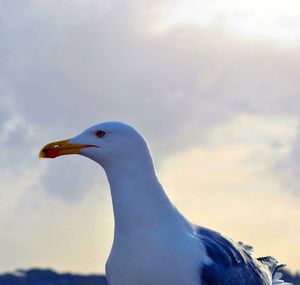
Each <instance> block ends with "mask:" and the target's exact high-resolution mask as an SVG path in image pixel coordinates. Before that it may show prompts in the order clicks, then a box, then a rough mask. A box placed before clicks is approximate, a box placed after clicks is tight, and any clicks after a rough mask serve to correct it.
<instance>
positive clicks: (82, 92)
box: [0, 0, 300, 273]
mask: <svg viewBox="0 0 300 285" xmlns="http://www.w3.org/2000/svg"><path fill="white" fill-rule="evenodd" d="M0 22H1V24H0V34H1V43H0V59H1V65H0V103H1V104H0V147H1V150H2V151H1V155H0V272H4V271H12V270H15V269H17V268H30V267H43V268H44V267H51V268H54V269H56V270H59V271H72V272H81V273H91V272H93V273H103V272H104V266H105V261H106V258H107V256H108V254H109V251H110V247H111V243H112V237H113V215H112V206H111V199H110V193H109V188H108V184H107V181H106V177H105V174H104V171H103V170H102V169H101V168H100V167H99V166H98V165H96V164H95V163H93V162H92V161H89V160H87V159H85V158H83V157H77V156H72V157H70V156H68V157H63V158H58V159H56V160H51V161H50V160H39V158H38V152H39V149H40V148H41V147H42V146H43V145H44V144H46V143H48V142H51V141H55V140H60V139H66V138H70V137H72V136H75V135H76V134H78V133H80V132H81V131H82V130H84V129H85V128H87V127H89V126H90V125H94V124H96V123H99V122H103V121H109V120H118V121H124V122H126V123H129V124H132V125H134V126H135V127H136V128H138V129H139V130H140V131H141V132H142V133H143V135H144V136H145V137H146V138H147V141H148V143H149V145H150V147H151V150H152V153H153V156H154V160H155V164H156V169H157V173H158V176H159V178H160V180H161V182H162V184H163V186H164V188H165V190H166V192H167V194H168V195H169V196H170V198H171V199H172V201H173V202H174V204H175V205H176V206H177V207H178V209H179V210H180V211H181V212H182V213H183V214H184V215H185V216H186V217H187V218H188V219H190V220H191V221H193V222H194V223H196V224H199V225H203V226H207V227H209V228H212V229H215V230H217V231H220V232H222V233H223V234H225V235H227V236H229V237H231V238H233V239H234V240H237V241H238V240H242V241H243V242H245V243H248V244H251V245H253V246H254V249H255V255H256V256H265V255H274V256H275V257H276V258H277V259H279V260H280V262H282V263H286V264H288V268H289V269H291V270H293V271H296V270H299V269H300V258H299V256H300V255H299V251H300V219H299V218H300V187H299V183H300V166H299V161H300V128H299V119H300V111H299V110H300V92H299V82H300V4H299V1H295V0H285V1H281V0H272V1H271V0H260V1H256V0H251V1H247V0H245V1H238V0H211V1H205V0H172V1H171V0H122V1H113V0H109V1H108V0H102V1H96V0H73V1H66V0H44V1H38V0H24V1H17V0H11V1H1V2H0Z"/></svg>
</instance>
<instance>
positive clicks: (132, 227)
mask: <svg viewBox="0 0 300 285" xmlns="http://www.w3.org/2000/svg"><path fill="white" fill-rule="evenodd" d="M69 154H79V155H82V156H85V157H87V158H90V159H92V160H94V161H95V162H96V163H98V164H100V165H101V166H102V167H103V169H104V170H105V173H106V176H107V178H108V182H109V185H110V191H111V196H112V202H113V212H114V221H115V228H114V240H113V245H112V249H111V252H110V255H109V258H108V260H107V262H106V266H105V270H106V275H107V280H108V284H109V285H277V284H281V285H288V284H290V283H285V282H284V281H283V280H282V279H281V278H282V273H281V272H279V269H281V268H282V267H283V266H284V265H280V264H279V263H278V262H277V260H276V259H275V258H273V257H271V256H268V257H261V258H258V259H256V258H255V257H254V256H253V253H252V247H251V246H249V245H246V244H244V243H242V242H234V241H233V240H231V239H229V238H227V237H225V236H223V235H221V234H220V233H218V232H215V231H213V230H210V229H207V228H204V227H201V226H197V225H194V224H192V223H191V222H189V221H188V220H187V219H186V218H185V217H184V216H183V215H182V214H181V213H180V212H179V211H178V210H177V209H176V208H175V207H174V205H173V204H172V203H171V201H170V200H169V198H168V196H167V195H166V193H165V191H164V189H163V187H162V185H161V184H160V182H159V180H158V178H157V175H156V171H155V167H154V163H153V160H152V156H151V152H150V149H149V147H148V144H147V142H146V140H145V139H144V137H143V136H142V135H141V134H140V133H139V132H138V131H137V130H136V129H135V128H133V127H132V126H129V125H127V124H125V123H121V122H104V123H100V124H97V125H94V126H92V127H90V128H88V129H86V130H85V131H83V132H82V133H80V134H79V135H77V136H75V137H74V138H72V139H67V140H62V141H57V142H53V143H49V144H47V145H45V146H44V147H43V148H42V149H41V151H40V154H39V156H40V157H41V158H56V157H59V156H63V155H69Z"/></svg>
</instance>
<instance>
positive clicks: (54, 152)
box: [44, 149, 60, 158]
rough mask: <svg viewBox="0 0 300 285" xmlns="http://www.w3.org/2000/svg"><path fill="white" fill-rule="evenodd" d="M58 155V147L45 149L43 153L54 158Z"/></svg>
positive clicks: (46, 156)
mask: <svg viewBox="0 0 300 285" xmlns="http://www.w3.org/2000/svg"><path fill="white" fill-rule="evenodd" d="M59 155H60V153H59V150H58V149H49V150H45V153H44V157H45V158H55V157H58V156H59Z"/></svg>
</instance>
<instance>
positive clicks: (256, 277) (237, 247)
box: [197, 227, 277, 285]
mask: <svg viewBox="0 0 300 285" xmlns="http://www.w3.org/2000/svg"><path fill="white" fill-rule="evenodd" d="M197 235H198V238H199V239H200V240H201V241H202V243H203V244H204V246H205V248H206V251H207V254H208V256H209V257H210V259H211V260H212V264H211V265H206V266H204V267H203V268H202V269H201V276H200V277H201V284H203V285H271V284H272V281H271V280H272V275H273V272H271V270H270V267H268V266H266V265H265V264H263V263H262V262H261V261H259V260H257V259H255V258H254V257H253V256H252V255H251V252H250V250H247V247H245V246H243V244H242V243H236V242H234V241H232V240H230V239H227V238H225V237H223V236H222V235H221V234H219V233H217V232H215V231H212V230H209V229H206V228H202V227H198V228H197ZM274 262H276V265H277V261H276V260H275V259H274ZM274 268H276V266H275V267H274Z"/></svg>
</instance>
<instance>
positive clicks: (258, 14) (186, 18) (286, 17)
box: [156, 0, 300, 43]
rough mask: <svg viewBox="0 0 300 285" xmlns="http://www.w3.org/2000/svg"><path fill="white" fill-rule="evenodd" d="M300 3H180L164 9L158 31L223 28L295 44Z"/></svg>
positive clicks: (232, 0) (267, 0)
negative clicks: (185, 26) (190, 27)
mask: <svg viewBox="0 0 300 285" xmlns="http://www.w3.org/2000/svg"><path fill="white" fill-rule="evenodd" d="M299 16H300V4H299V2H298V1H295V0H288V1H280V0H275V1H272V0H264V1H258V0H254V1H238V0H230V1H224V0H218V1H197V0H188V1H186V0H177V1H173V2H170V3H169V5H168V6H167V7H165V9H163V10H162V18H161V22H160V23H159V24H158V25H157V26H156V27H157V29H161V30H164V29H168V28H171V27H174V26H180V25H198V26H209V25H214V26H219V27H224V28H227V29H231V30H232V31H234V32H237V33H238V34H240V35H241V36H244V37H250V38H256V39H260V40H273V41H277V42H284V43H295V42H298V41H299V39H300V30H299V27H300V20H299Z"/></svg>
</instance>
